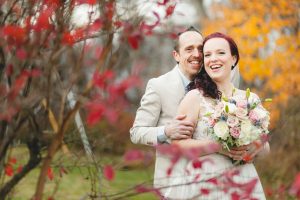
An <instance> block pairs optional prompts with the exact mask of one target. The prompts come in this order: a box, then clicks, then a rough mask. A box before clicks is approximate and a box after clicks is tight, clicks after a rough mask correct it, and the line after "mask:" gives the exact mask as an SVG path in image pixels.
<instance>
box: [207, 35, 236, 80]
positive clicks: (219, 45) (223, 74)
mask: <svg viewBox="0 0 300 200" xmlns="http://www.w3.org/2000/svg"><path fill="white" fill-rule="evenodd" d="M203 55H204V67H205V70H206V72H207V74H208V75H209V76H210V77H211V79H212V80H214V81H217V82H220V81H224V80H230V73H231V66H232V65H234V64H235V61H236V56H232V55H231V52H230V47H229V43H228V42H227V40H225V39H223V38H212V39H209V40H207V41H206V43H205V44H204V47H203Z"/></svg>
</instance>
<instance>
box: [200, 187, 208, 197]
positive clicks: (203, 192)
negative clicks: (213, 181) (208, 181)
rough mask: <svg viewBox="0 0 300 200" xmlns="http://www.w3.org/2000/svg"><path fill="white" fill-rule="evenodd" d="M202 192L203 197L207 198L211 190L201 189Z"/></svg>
mask: <svg viewBox="0 0 300 200" xmlns="http://www.w3.org/2000/svg"><path fill="white" fill-rule="evenodd" d="M200 192H201V194H202V195H203V196H206V195H209V193H210V190H209V189H207V188H201V189H200Z"/></svg>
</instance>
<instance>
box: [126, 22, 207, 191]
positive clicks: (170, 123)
mask: <svg viewBox="0 0 300 200" xmlns="http://www.w3.org/2000/svg"><path fill="white" fill-rule="evenodd" d="M202 43H203V37H202V35H201V33H200V32H199V31H198V30H196V29H195V28H193V27H190V28H188V29H186V30H185V31H183V32H182V33H179V34H178V37H177V39H176V41H175V45H174V50H173V52H172V54H173V57H174V59H175V60H176V62H177V65H176V66H175V67H174V68H173V69H172V70H171V71H169V72H168V73H166V74H164V75H161V76H159V77H158V78H153V79H150V80H149V82H148V84H147V87H146V91H145V94H144V95H143V97H142V99H141V106H140V107H139V108H138V110H137V113H136V117H135V121H134V124H133V127H132V128H131V129H130V137H131V141H132V142H133V143H140V144H145V145H152V146H156V145H158V144H162V143H167V141H169V140H171V139H172V140H174V139H185V138H190V137H191V136H192V133H193V132H194V127H195V124H193V123H192V122H191V121H188V120H185V116H184V115H181V116H176V112H177V107H178V106H179V103H180V101H181V100H182V98H183V97H184V95H185V93H186V91H185V88H186V86H187V85H188V84H189V82H191V81H192V80H193V79H194V77H195V76H196V74H197V73H198V72H199V70H200V68H201V66H202ZM169 166H170V161H169V159H168V158H167V157H166V156H164V155H162V154H160V153H159V152H156V162H155V172H154V187H156V188H160V187H164V186H168V179H166V173H167V168H168V167H169ZM182 168H183V166H182Z"/></svg>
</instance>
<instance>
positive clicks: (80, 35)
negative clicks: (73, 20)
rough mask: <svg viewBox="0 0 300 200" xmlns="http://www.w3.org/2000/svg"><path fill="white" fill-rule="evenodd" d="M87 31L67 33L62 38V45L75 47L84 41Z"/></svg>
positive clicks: (79, 30)
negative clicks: (74, 45) (77, 43)
mask: <svg viewBox="0 0 300 200" xmlns="http://www.w3.org/2000/svg"><path fill="white" fill-rule="evenodd" d="M85 32H86V30H85V29H83V28H78V29H76V30H73V31H71V32H65V33H64V34H63V36H62V43H63V44H66V45H73V44H74V43H76V42H78V41H80V40H83V39H84V34H85Z"/></svg>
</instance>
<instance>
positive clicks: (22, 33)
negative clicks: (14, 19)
mask: <svg viewBox="0 0 300 200" xmlns="http://www.w3.org/2000/svg"><path fill="white" fill-rule="evenodd" d="M2 33H3V36H4V37H6V38H7V40H8V42H11V43H14V44H16V45H21V44H22V43H24V42H25V40H26V30H25V28H22V27H20V26H17V25H6V26H4V27H3V29H2Z"/></svg>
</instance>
